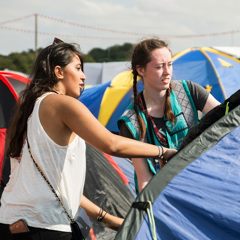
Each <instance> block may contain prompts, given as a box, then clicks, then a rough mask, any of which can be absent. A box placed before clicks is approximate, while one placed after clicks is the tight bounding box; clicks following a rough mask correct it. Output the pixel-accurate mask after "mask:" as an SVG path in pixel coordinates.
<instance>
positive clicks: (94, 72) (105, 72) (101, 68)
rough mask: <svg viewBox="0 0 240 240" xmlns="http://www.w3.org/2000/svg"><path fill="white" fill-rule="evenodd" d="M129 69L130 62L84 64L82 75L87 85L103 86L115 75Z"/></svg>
mask: <svg viewBox="0 0 240 240" xmlns="http://www.w3.org/2000/svg"><path fill="white" fill-rule="evenodd" d="M129 69H130V62H128V61H126V62H125V61H122V62H121V61H120V62H103V63H84V74H85V76H86V79H87V81H86V82H87V84H88V85H96V84H103V83H106V82H108V81H110V80H111V79H113V78H114V77H115V76H116V75H117V74H119V73H121V72H124V71H127V70H129Z"/></svg>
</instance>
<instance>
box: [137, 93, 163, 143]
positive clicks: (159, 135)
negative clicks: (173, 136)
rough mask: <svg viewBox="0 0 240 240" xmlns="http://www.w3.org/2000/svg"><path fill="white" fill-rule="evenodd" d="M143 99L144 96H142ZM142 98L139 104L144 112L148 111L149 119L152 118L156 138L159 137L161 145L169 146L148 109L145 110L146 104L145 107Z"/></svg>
mask: <svg viewBox="0 0 240 240" xmlns="http://www.w3.org/2000/svg"><path fill="white" fill-rule="evenodd" d="M142 98H143V95H142ZM142 98H141V95H139V102H140V104H141V107H142V109H143V111H146V112H147V115H148V117H149V118H150V120H151V122H152V125H153V129H154V132H155V134H156V137H157V139H158V141H159V143H160V144H163V145H165V146H166V145H167V142H166V140H165V139H164V137H163V135H162V134H161V133H160V132H159V130H158V128H157V126H156V124H155V122H154V121H153V119H152V117H151V115H150V114H149V113H148V110H147V108H146V107H145V108H144V105H145V102H144V105H143V100H142ZM150 132H151V131H150Z"/></svg>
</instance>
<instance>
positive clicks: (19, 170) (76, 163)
mask: <svg viewBox="0 0 240 240" xmlns="http://www.w3.org/2000/svg"><path fill="white" fill-rule="evenodd" d="M49 94H52V93H46V94H44V95H42V96H41V97H40V98H38V99H37V101H36V103H35V106H34V109H33V113H32V115H31V116H30V118H29V121H28V132H27V134H28V140H29V144H30V147H31V152H32V155H33V158H34V160H35V161H36V162H37V164H38V165H39V167H40V168H41V169H42V171H43V172H44V174H45V175H46V177H47V178H48V180H49V181H50V183H51V184H52V186H53V187H54V189H55V191H56V192H57V194H58V196H59V197H60V199H61V201H62V202H63V204H64V206H65V208H66V209H67V211H68V213H69V214H70V216H71V217H74V216H75V214H76V212H77V210H78V208H79V205H80V202H81V197H82V194H83V187H84V182H85V173H86V145H85V141H84V140H83V139H82V138H80V137H79V136H76V137H75V139H74V140H73V141H72V142H71V143H70V144H69V145H68V146H59V145H58V144H56V143H55V142H54V141H53V140H52V139H51V138H50V137H49V136H48V135H47V133H46V132H45V131H44V129H43V127H42V125H41V122H40V120H39V106H40V103H41V101H42V99H43V98H44V97H46V96H47V95H49ZM22 218H23V219H25V220H26V221H27V223H28V225H29V226H32V227H38V228H46V229H51V230H58V231H64V232H70V231H71V229H70V222H69V220H68V218H67V216H66V214H65V212H64V210H63V208H62V207H61V205H60V204H59V202H58V201H57V199H56V197H55V196H54V194H53V193H52V191H51V189H50V187H49V186H48V184H47V183H46V182H45V180H44V179H43V177H42V175H40V173H39V172H38V170H37V168H36V166H35V165H34V163H33V161H32V159H31V157H30V155H29V152H28V148H27V144H26V143H25V144H24V146H23V152H22V158H21V161H20V162H18V161H17V160H16V159H11V175H10V180H9V182H8V184H7V186H6V187H5V189H4V192H3V195H2V198H1V207H0V222H1V223H6V224H11V223H13V222H15V221H17V220H19V219H22Z"/></svg>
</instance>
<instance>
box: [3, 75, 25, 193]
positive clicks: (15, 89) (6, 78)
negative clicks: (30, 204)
mask: <svg viewBox="0 0 240 240" xmlns="http://www.w3.org/2000/svg"><path fill="white" fill-rule="evenodd" d="M27 83H28V79H27V77H24V76H23V75H21V74H19V73H15V72H10V71H0V131H1V135H0V144H1V145H0V146H1V147H0V183H1V187H2V185H5V184H6V183H7V182H8V179H9V172H10V161H9V158H6V157H5V156H4V153H5V138H6V131H7V128H8V127H9V124H10V120H11V118H12V115H13V111H14V109H15V106H16V104H17V102H18V94H19V93H20V91H21V90H23V89H24V87H25V86H26V84H27ZM0 197H1V191H0Z"/></svg>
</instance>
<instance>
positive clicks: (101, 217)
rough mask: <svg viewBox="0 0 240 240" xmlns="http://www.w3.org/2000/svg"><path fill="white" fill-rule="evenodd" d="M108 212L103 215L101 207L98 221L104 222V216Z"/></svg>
mask: <svg viewBox="0 0 240 240" xmlns="http://www.w3.org/2000/svg"><path fill="white" fill-rule="evenodd" d="M106 214H107V212H105V214H104V215H103V209H102V208H100V210H99V213H98V216H97V221H98V222H102V220H103V219H104V217H105V216H106Z"/></svg>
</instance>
